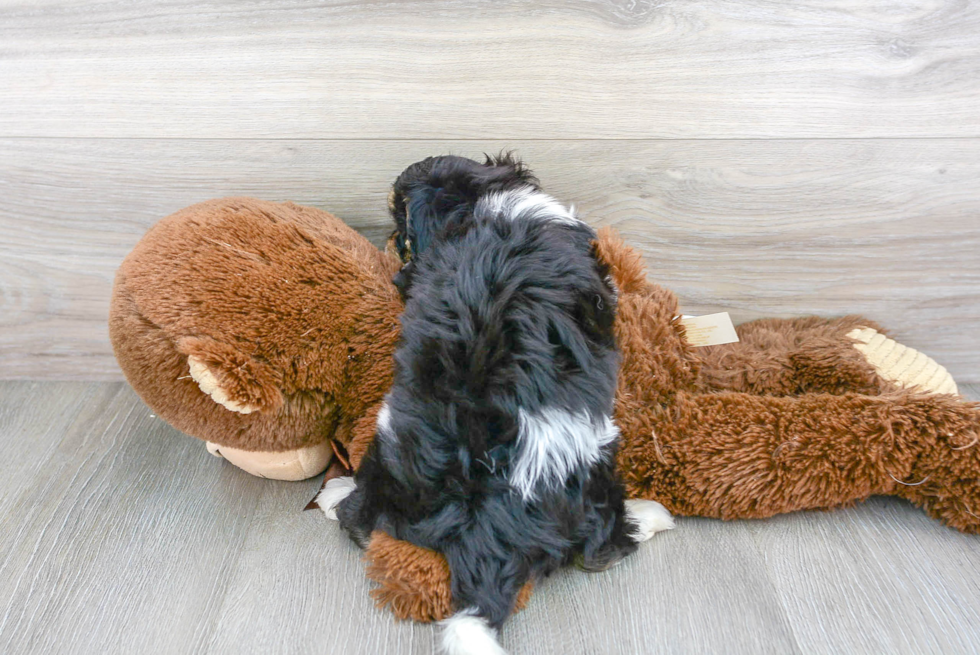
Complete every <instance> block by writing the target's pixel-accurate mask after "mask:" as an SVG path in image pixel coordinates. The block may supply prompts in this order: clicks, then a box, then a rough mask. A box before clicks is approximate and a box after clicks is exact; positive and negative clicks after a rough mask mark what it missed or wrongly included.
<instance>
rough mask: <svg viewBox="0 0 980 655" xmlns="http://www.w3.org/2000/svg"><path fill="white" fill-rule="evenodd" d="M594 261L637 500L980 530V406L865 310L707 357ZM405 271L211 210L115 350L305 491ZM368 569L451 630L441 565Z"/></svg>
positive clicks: (603, 238) (191, 227)
mask: <svg viewBox="0 0 980 655" xmlns="http://www.w3.org/2000/svg"><path fill="white" fill-rule="evenodd" d="M389 250H390V249H389ZM597 253H598V255H599V256H600V257H601V258H602V259H604V260H605V262H606V263H607V264H608V265H609V266H610V269H611V274H612V276H613V278H614V281H615V282H616V284H617V286H618V288H619V291H620V298H619V308H618V316H617V320H616V333H617V338H618V340H619V346H620V348H621V351H622V365H621V369H620V379H619V387H618V391H617V405H616V414H615V418H616V421H617V423H618V425H619V428H620V430H621V434H622V445H621V449H620V453H619V460H618V463H619V468H620V471H621V474H622V476H623V479H624V480H625V482H626V485H627V490H628V492H629V494H630V495H631V496H632V497H635V498H648V499H652V500H657V501H659V502H660V503H662V504H663V505H664V506H665V507H666V508H667V509H668V510H670V511H671V512H672V513H673V514H675V515H681V516H706V517H715V518H721V519H736V518H763V517H768V516H773V515H775V514H779V513H784V512H791V511H796V510H801V509H827V508H833V507H840V506H844V505H849V504H853V503H855V502H858V501H861V500H864V499H866V498H868V497H869V496H871V495H894V496H899V497H903V498H906V499H908V500H909V501H911V502H913V503H915V504H916V505H918V506H920V507H922V508H923V509H924V510H925V511H926V512H927V513H928V514H930V515H931V516H933V517H935V518H937V519H939V520H941V521H943V522H944V523H946V524H947V525H949V526H951V527H954V528H956V529H959V530H963V531H966V532H972V533H977V532H980V447H978V445H977V444H978V439H980V437H978V435H980V406H978V405H977V404H976V403H970V402H967V401H965V400H963V399H962V398H960V397H959V396H958V395H956V386H955V383H954V382H953V380H952V379H951V378H950V376H949V375H948V373H947V372H946V371H945V369H943V368H942V367H940V366H939V365H938V364H936V363H935V362H934V361H933V360H931V359H929V358H928V357H926V356H925V355H923V354H921V353H918V352H916V351H914V350H912V349H909V348H906V347H904V346H902V345H900V344H898V343H896V342H895V341H893V340H892V339H890V338H889V337H888V336H887V334H886V333H885V331H884V330H883V329H882V328H881V327H879V326H878V325H876V324H875V323H873V322H872V321H869V320H867V319H864V318H861V317H857V316H848V317H845V318H838V319H822V318H799V319H763V320H759V321H754V322H751V323H746V324H743V325H741V326H739V328H738V336H739V341H738V342H737V343H732V344H726V345H719V346H708V347H702V348H695V347H693V346H692V345H691V344H690V343H689V341H688V340H687V338H686V334H685V328H684V326H683V323H682V322H681V320H680V318H679V316H678V304H677V299H676V298H675V296H674V295H673V294H672V293H671V292H670V291H669V290H667V289H664V288H662V287H660V286H657V285H655V284H652V283H650V282H649V281H648V280H647V279H646V275H645V272H644V267H643V263H642V259H641V257H640V256H639V255H638V254H637V253H636V252H635V251H633V250H632V249H631V248H629V247H628V246H627V245H626V244H625V243H623V242H622V241H621V240H620V239H619V238H618V237H617V236H616V235H615V234H614V233H613V232H612V231H611V230H608V229H604V230H601V231H600V233H599V239H598V242H597ZM399 267H400V262H399V261H398V259H397V257H396V256H395V255H394V254H393V253H392V252H380V251H379V250H378V249H377V248H375V247H373V246H372V245H371V244H370V243H369V242H367V241H366V240H365V239H364V238H362V237H361V236H359V235H358V234H357V233H355V232H354V231H353V230H351V229H350V228H348V227H347V226H346V225H344V224H343V223H342V222H341V221H340V220H339V219H337V218H335V217H334V216H332V215H330V214H328V213H326V212H323V211H320V210H317V209H313V208H309V207H301V206H298V205H294V204H291V203H285V204H275V203H269V202H263V201H260V200H255V199H249V198H231V199H224V200H215V201H210V202H205V203H201V204H198V205H194V206H192V207H188V208H186V209H184V210H182V211H180V212H177V213H176V214H173V215H171V216H169V217H167V218H165V219H163V220H162V221H160V222H159V223H158V224H157V225H156V226H154V227H153V228H152V229H151V230H150V231H149V232H148V233H147V234H146V236H145V237H144V238H143V239H142V240H141V241H140V242H139V244H137V246H136V247H135V248H134V250H133V251H132V253H130V255H129V256H128V257H127V258H126V259H125V261H124V262H123V264H122V266H121V267H120V269H119V272H118V275H117V277H116V283H115V287H114V291H113V298H112V308H111V316H110V335H111V338H112V343H113V347H114V349H115V353H116V356H117V358H118V360H119V364H120V366H121V367H122V370H123V372H124V373H125V375H126V377H127V378H128V380H129V381H130V383H131V384H132V386H133V387H134V389H135V390H136V391H137V393H139V394H140V396H141V397H142V398H143V399H144V400H145V401H146V403H147V404H148V405H149V406H150V407H151V408H152V409H153V410H154V411H156V413H157V414H158V415H159V416H161V417H163V418H164V419H165V420H167V421H168V422H170V423H171V424H172V425H174V426H175V427H176V428H178V429H180V430H182V431H184V432H186V433H187V434H189V435H191V436H194V437H197V438H199V439H202V440H204V441H206V442H208V450H209V451H211V452H213V453H216V454H219V455H221V456H223V457H225V458H227V459H228V460H229V461H231V462H232V463H235V464H237V465H239V466H240V467H242V468H244V469H245V470H247V471H249V472H252V473H255V474H257V475H263V476H265V477H273V478H279V479H302V478H305V477H310V476H312V475H316V474H317V473H320V472H322V471H323V470H324V468H326V466H327V465H328V463H329V462H330V460H331V458H333V455H334V453H335V452H337V453H339V454H340V455H341V456H344V457H346V456H348V455H349V461H350V465H352V466H353V467H354V468H356V467H357V465H358V463H359V461H360V457H361V456H362V455H363V454H364V452H365V449H366V447H367V445H368V444H369V443H370V440H371V439H372V438H373V435H374V423H375V418H376V415H377V412H378V410H379V408H380V404H381V401H382V398H383V396H384V394H385V391H386V389H387V387H388V385H389V384H390V382H391V379H392V374H393V368H392V353H393V351H394V349H395V345H396V342H397V339H398V315H399V312H400V310H401V308H402V305H401V301H400V300H399V296H398V293H397V291H396V289H395V288H394V286H393V285H392V284H391V282H390V280H391V278H392V276H393V274H394V273H395V272H397V271H398V270H399ZM344 449H346V451H347V452H346V454H345V453H344ZM328 475H333V473H330V474H328ZM366 559H367V561H368V568H367V571H368V575H369V577H371V578H372V579H374V580H375V581H377V582H378V583H379V584H380V587H379V588H377V589H375V590H374V591H373V592H372V593H373V595H374V597H375V599H376V600H377V602H378V603H379V605H383V606H388V607H390V608H391V609H392V610H393V611H394V612H395V613H396V614H397V615H398V616H400V617H411V618H414V619H417V620H435V619H441V618H444V617H446V616H448V615H450V614H451V608H450V606H449V598H450V594H449V570H448V567H447V566H446V564H445V561H444V560H443V559H442V557H441V556H440V555H438V554H437V553H434V552H431V551H426V550H424V549H421V548H417V547H415V546H413V545H411V544H407V543H405V542H399V541H397V540H395V539H392V538H391V537H389V536H387V535H384V534H381V533H375V534H374V535H373V537H372V541H371V544H370V545H369V547H368V550H367V553H366ZM529 591H530V590H529V589H525V593H524V594H522V598H521V599H520V601H519V603H518V604H519V605H520V604H521V603H523V602H525V601H526V600H527V597H528V592H529Z"/></svg>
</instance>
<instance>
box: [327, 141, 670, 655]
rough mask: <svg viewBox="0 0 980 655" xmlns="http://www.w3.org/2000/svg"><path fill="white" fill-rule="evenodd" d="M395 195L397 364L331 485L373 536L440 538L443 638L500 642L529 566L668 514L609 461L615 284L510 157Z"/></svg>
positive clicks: (413, 173) (344, 516) (592, 561)
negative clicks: (450, 611)
mask: <svg viewBox="0 0 980 655" xmlns="http://www.w3.org/2000/svg"><path fill="white" fill-rule="evenodd" d="M391 200H392V202H391V205H392V213H393V217H394V219H395V222H396V225H397V230H396V235H395V242H396V245H397V246H398V249H399V252H400V253H401V254H402V256H403V258H405V259H408V260H409V264H408V266H406V269H407V270H403V272H402V273H401V274H399V279H398V280H397V283H398V284H399V287H400V288H401V290H402V293H403V295H404V296H405V298H406V305H405V311H404V313H403V315H402V319H401V323H402V338H401V343H400V345H399V346H398V348H397V351H396V353H395V362H396V373H395V381H394V385H393V386H392V389H391V391H390V393H389V394H388V396H387V397H386V399H385V405H384V406H383V408H382V410H381V412H380V414H379V416H378V421H377V428H376V435H375V440H374V442H373V444H372V446H371V447H370V448H369V450H368V452H367V454H366V455H365V457H364V458H363V460H362V462H361V466H360V468H359V470H358V471H357V474H356V477H355V478H354V480H353V481H351V480H350V478H340V479H337V480H331V481H330V483H328V485H327V487H326V488H325V489H324V491H323V493H322V494H321V495H320V498H319V502H320V506H321V507H323V508H324V509H325V511H327V513H328V515H331V513H332V512H334V511H335V516H336V518H338V519H339V520H340V523H341V526H342V527H343V528H344V529H345V530H347V531H348V532H349V534H350V536H351V537H352V538H353V539H354V541H356V542H357V543H358V544H360V545H361V546H364V545H366V543H367V540H368V539H369V537H370V534H371V532H372V531H373V530H383V531H384V532H387V533H388V534H390V535H392V536H393V537H396V538H399V539H405V540H407V541H410V542H412V543H414V544H417V545H419V546H423V547H425V548H430V549H433V550H436V551H438V552H440V553H442V554H443V555H444V556H445V557H446V560H447V561H448V563H449V568H450V571H451V576H452V598H453V603H454V607H455V608H456V614H454V616H453V617H451V618H450V619H447V620H446V621H445V622H444V627H443V632H442V639H441V648H442V650H443V651H444V652H446V653H450V654H453V655H455V654H464V653H466V654H480V655H483V654H485V653H502V652H503V651H502V649H501V647H500V646H499V644H498V643H497V640H496V636H497V632H498V631H499V629H500V627H501V626H502V624H503V622H504V620H505V619H506V618H507V616H508V615H509V614H510V613H511V611H512V610H513V607H514V602H515V599H516V597H517V594H518V591H519V590H520V589H521V587H522V586H523V585H524V583H526V582H527V581H528V580H534V579H538V578H540V577H542V576H544V575H547V574H548V573H550V572H551V571H553V570H554V569H556V568H557V567H559V566H561V565H563V564H567V563H571V562H573V561H574V562H576V563H578V564H579V566H581V567H582V568H585V569H587V570H603V569H606V568H608V567H609V566H611V565H612V564H614V563H616V562H617V561H619V560H620V559H622V558H623V557H625V556H626V555H628V554H629V553H631V552H633V551H634V550H635V549H636V545H637V543H638V542H640V541H643V540H645V539H647V538H649V537H650V536H652V535H653V534H654V533H655V532H657V531H659V530H663V529H667V528H670V527H673V523H672V520H671V517H670V514H669V513H667V511H666V510H665V509H664V508H663V507H662V506H660V505H659V504H658V503H654V502H651V501H629V504H627V503H626V502H624V488H623V485H622V483H621V481H620V480H619V479H618V477H617V474H616V471H615V455H616V447H617V439H618V430H617V428H616V427H615V425H614V424H613V422H612V420H611V415H612V411H613V398H614V394H615V391H616V375H617V369H618V364H619V357H618V352H617V349H616V342H615V338H614V335H613V321H614V319H615V313H616V291H615V289H614V288H613V286H612V283H611V282H610V281H609V277H608V275H607V271H606V267H605V266H604V265H603V264H602V263H601V262H599V261H598V260H597V258H596V257H595V253H594V246H593V241H594V239H595V236H596V235H595V233H594V231H593V230H592V229H591V228H590V227H589V226H588V225H586V224H585V223H583V222H582V221H580V220H579V219H577V218H576V217H575V216H574V215H573V214H572V213H571V212H570V211H569V210H567V209H566V208H564V207H563V206H562V205H560V204H559V203H558V202H557V201H555V200H554V199H553V198H551V197H550V196H548V195H545V194H544V193H542V192H541V190H540V189H539V188H538V186H537V183H536V181H535V180H534V178H533V176H531V174H530V172H529V171H527V170H526V169H525V168H524V167H523V166H522V165H521V164H520V163H518V162H516V161H514V160H512V159H511V158H509V157H506V156H505V157H501V158H497V159H489V158H488V160H487V162H486V163H484V164H480V163H478V162H475V161H472V160H469V159H464V158H461V157H436V158H430V159H427V160H425V161H423V162H419V163H418V164H415V165H413V166H411V167H409V168H408V169H407V170H406V171H405V172H404V173H403V174H402V175H401V176H400V177H399V178H398V180H397V181H396V182H395V185H394V192H393V196H392V199H391ZM355 483H356V484H355ZM348 494H349V495H348Z"/></svg>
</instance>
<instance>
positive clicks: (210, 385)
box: [187, 355, 259, 414]
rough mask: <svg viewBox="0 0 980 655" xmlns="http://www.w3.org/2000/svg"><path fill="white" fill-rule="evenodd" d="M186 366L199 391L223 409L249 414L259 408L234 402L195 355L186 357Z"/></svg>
mask: <svg viewBox="0 0 980 655" xmlns="http://www.w3.org/2000/svg"><path fill="white" fill-rule="evenodd" d="M187 366H188V367H189V368H190V370H191V377H192V378H193V379H194V381H195V382H197V386H199V387H201V391H203V392H204V393H206V394H207V395H209V396H211V398H212V399H213V400H214V402H216V403H218V404H219V405H221V406H222V407H224V408H225V409H230V410H231V411H233V412H238V413H239V414H251V413H252V412H254V411H257V410H258V409H259V408H258V407H255V406H252V405H243V404H241V403H239V402H235V401H234V400H232V399H231V398H229V397H228V392H227V391H225V390H224V389H223V388H222V387H221V385H220V384H218V378H216V377H215V376H214V373H212V372H211V369H209V368H208V367H207V364H205V363H204V362H202V361H201V360H200V359H198V358H197V357H194V356H193V355H191V356H190V357H188V358H187Z"/></svg>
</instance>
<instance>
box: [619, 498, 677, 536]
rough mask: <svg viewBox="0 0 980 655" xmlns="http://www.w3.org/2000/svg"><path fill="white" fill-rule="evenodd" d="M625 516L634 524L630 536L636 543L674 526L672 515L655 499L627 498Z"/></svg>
mask: <svg viewBox="0 0 980 655" xmlns="http://www.w3.org/2000/svg"><path fill="white" fill-rule="evenodd" d="M626 516H628V517H629V518H630V519H631V520H632V521H633V523H634V524H635V525H636V530H635V531H634V532H633V535H632V536H633V538H634V539H636V541H637V543H642V542H644V541H646V540H647V539H649V538H650V537H652V536H653V535H655V534H657V533H658V532H663V531H664V530H670V529H672V528H673V527H674V517H673V516H671V515H670V512H668V511H667V508H666V507H664V506H663V505H661V504H660V503H658V502H657V501H655V500H627V501H626Z"/></svg>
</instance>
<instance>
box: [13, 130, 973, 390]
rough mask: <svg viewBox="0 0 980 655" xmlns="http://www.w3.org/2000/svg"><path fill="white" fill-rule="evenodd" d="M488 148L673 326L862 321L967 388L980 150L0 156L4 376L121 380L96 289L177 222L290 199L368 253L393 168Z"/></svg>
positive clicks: (450, 145) (60, 142) (823, 143)
mask: <svg viewBox="0 0 980 655" xmlns="http://www.w3.org/2000/svg"><path fill="white" fill-rule="evenodd" d="M502 148H516V149H517V150H518V152H519V153H520V154H521V155H523V156H524V157H525V158H526V160H527V161H528V162H529V163H530V164H531V165H532V166H533V167H534V169H535V170H536V171H537V172H538V173H539V174H540V177H541V179H542V182H543V184H544V186H545V187H546V188H547V189H548V190H549V191H550V192H552V193H553V194H555V195H556V196H558V197H559V198H561V199H562V200H564V201H566V202H572V203H574V204H575V205H576V207H577V208H578V210H579V212H580V213H581V215H582V216H583V217H584V218H585V219H586V220H588V221H589V222H590V223H592V224H594V225H614V226H615V227H616V228H618V229H619V230H620V231H621V232H622V234H623V235H624V237H625V238H626V239H627V240H628V241H629V242H630V243H632V244H634V245H635V246H636V247H638V248H640V249H641V250H642V251H643V253H644V254H645V255H646V258H647V261H648V263H649V265H650V275H651V277H652V278H653V279H656V280H657V281H659V282H660V283H662V284H664V285H666V286H668V287H670V288H672V289H673V290H674V291H675V292H676V293H677V294H678V296H679V297H680V298H681V301H682V303H683V305H684V309H685V311H688V312H689V313H707V312H710V311H722V310H728V311H730V312H731V313H732V315H733V317H734V318H735V320H736V321H737V322H741V321H745V320H749V319H752V318H757V317H761V316H774V315H778V316H794V315H800V314H820V315H827V316H832V315H840V314H845V313H862V314H865V315H867V316H868V317H870V318H872V319H874V320H877V321H879V322H881V323H883V324H884V325H886V326H888V327H890V328H891V329H892V330H893V331H894V333H895V336H896V338H898V339H899V340H900V341H901V342H902V343H905V344H906V345H908V346H911V347H913V348H917V349H919V350H922V351H924V352H926V353H927V354H930V355H932V356H933V357H935V358H936V359H937V360H938V361H939V362H940V363H941V364H943V365H945V366H947V367H948V368H949V369H950V370H951V372H952V373H953V374H954V376H956V377H957V379H958V380H959V381H961V382H969V381H980V341H978V337H977V332H976V326H978V325H980V258H978V257H977V253H978V252H980V194H978V193H977V190H976V189H977V180H980V139H958V140H947V139H937V140H922V139H916V140H856V141H852V140H761V141H683V140H680V141H630V142H610V141H574V142H540V141H486V142H475V143H471V142H443V141H405V142H401V141H393V142H375V141H318V140H299V141H275V140H268V141H265V140H258V141H244V140H143V139H139V140H127V139H5V140H0V187H2V188H3V190H4V193H3V194H2V198H0V270H2V275H0V288H2V292H3V293H2V295H0V378H50V379H119V378H120V373H119V371H118V369H117V367H116V364H115V361H114V359H113V357H112V354H111V349H110V347H109V342H108V336H107V329H106V325H105V321H106V316H107V313H108V302H109V294H110V290H111V284H112V277H113V275H114V273H115V270H116V268H117V267H118V265H119V262H120V261H121V260H122V258H123V257H124V256H125V255H126V253H127V252H128V251H129V250H130V249H131V248H132V246H133V245H134V244H135V243H136V242H137V241H138V239H139V238H140V236H141V235H142V234H143V232H144V231H145V230H146V229H147V228H149V227H150V226H151V225H152V224H153V223H154V222H156V221H157V220H159V219H160V218H162V217H163V216H165V215H167V214H169V213H171V212H173V211H176V210H177V209H179V208H181V207H183V206H186V205H189V204H191V203H194V202H198V201H201V200H205V199H207V198H212V197H217V196H225V195H254V196H258V197H261V198H265V199H268V200H294V201H296V202H299V203H304V204H310V205H314V206H317V207H321V208H324V209H328V210H330V211H333V212H334V213H336V214H338V215H339V216H341V217H342V218H344V219H345V220H347V221H348V222H349V223H350V224H352V225H353V226H354V227H356V228H357V229H358V230H360V231H362V232H363V233H364V234H366V235H367V236H368V237H369V238H370V239H371V240H372V241H374V243H376V244H380V243H381V242H382V241H383V239H384V237H385V235H386V234H387V232H388V230H389V229H390V228H389V223H388V218H387V216H386V213H385V206H386V205H385V198H386V194H387V189H388V187H389V185H390V183H391V181H392V180H393V179H394V177H395V176H396V175H397V174H398V173H399V172H400V171H401V170H402V168H403V167H404V166H406V165H408V164H409V163H411V162H413V161H416V160H418V159H420V158H422V157H424V156H427V155H431V154H437V153H445V152H455V153H458V154H464V155H471V156H475V155H479V154H480V153H481V152H483V151H490V152H494V151H498V150H500V149H502Z"/></svg>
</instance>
